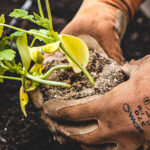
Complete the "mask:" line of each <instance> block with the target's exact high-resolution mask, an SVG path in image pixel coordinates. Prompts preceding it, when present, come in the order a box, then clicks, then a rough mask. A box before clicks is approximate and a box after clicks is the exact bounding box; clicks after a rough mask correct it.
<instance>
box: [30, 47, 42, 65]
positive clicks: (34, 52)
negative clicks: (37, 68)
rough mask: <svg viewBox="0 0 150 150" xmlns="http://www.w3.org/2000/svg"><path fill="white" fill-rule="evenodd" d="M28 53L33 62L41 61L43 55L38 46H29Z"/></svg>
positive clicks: (40, 62)
mask: <svg viewBox="0 0 150 150" xmlns="http://www.w3.org/2000/svg"><path fill="white" fill-rule="evenodd" d="M30 55H31V59H32V60H33V61H34V62H36V63H39V64H42V63H43V60H44V57H43V55H42V52H41V48H40V47H33V48H30Z"/></svg>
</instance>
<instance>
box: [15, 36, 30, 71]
mask: <svg viewBox="0 0 150 150" xmlns="http://www.w3.org/2000/svg"><path fill="white" fill-rule="evenodd" d="M16 45H17V48H18V51H19V54H20V57H21V60H22V63H23V66H24V67H25V71H27V70H28V69H29V67H30V63H31V56H30V52H29V48H28V40H27V35H26V34H24V35H23V36H18V37H17V41H16Z"/></svg>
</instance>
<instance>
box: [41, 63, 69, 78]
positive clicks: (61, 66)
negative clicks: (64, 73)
mask: <svg viewBox="0 0 150 150" xmlns="http://www.w3.org/2000/svg"><path fill="white" fill-rule="evenodd" d="M69 68H71V66H69V65H58V66H54V67H52V68H50V69H49V70H48V71H47V72H46V73H45V74H44V75H43V76H42V77H41V79H46V78H48V77H49V76H50V75H51V74H52V73H53V72H54V71H55V70H58V69H69Z"/></svg>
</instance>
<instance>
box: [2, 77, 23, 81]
mask: <svg viewBox="0 0 150 150" xmlns="http://www.w3.org/2000/svg"><path fill="white" fill-rule="evenodd" d="M0 78H3V79H9V80H17V81H22V78H17V77H9V76H0Z"/></svg>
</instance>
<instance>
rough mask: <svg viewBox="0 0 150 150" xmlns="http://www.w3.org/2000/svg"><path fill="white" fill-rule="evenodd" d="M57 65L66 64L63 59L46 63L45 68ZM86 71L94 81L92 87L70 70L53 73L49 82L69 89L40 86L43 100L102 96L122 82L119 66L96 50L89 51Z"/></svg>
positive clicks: (79, 75) (83, 76)
mask: <svg viewBox="0 0 150 150" xmlns="http://www.w3.org/2000/svg"><path fill="white" fill-rule="evenodd" d="M58 64H68V63H67V61H66V59H65V57H63V56H62V58H61V59H59V60H52V61H51V62H50V61H48V62H47V63H46V64H45V65H46V66H47V67H46V68H48V69H49V68H51V67H53V66H56V65H58ZM87 71H88V72H89V73H90V74H91V76H92V77H93V79H94V81H95V85H94V86H92V85H91V83H90V82H89V80H88V79H87V77H86V76H85V75H84V74H83V73H78V74H75V73H74V72H73V70H72V69H61V70H57V71H54V72H53V74H52V75H51V76H50V77H49V78H48V80H51V81H60V82H64V83H67V84H70V85H71V87H70V88H62V87H54V86H49V85H41V91H42V93H43V96H44V100H47V99H56V100H58V99H61V100H62V99H63V100H71V99H79V98H84V97H87V96H92V95H99V94H101V95H102V94H104V93H105V92H108V91H110V90H111V89H112V88H113V87H115V86H117V85H118V84H120V83H121V82H123V81H124V75H123V73H122V70H121V68H120V66H119V65H118V64H117V63H116V62H115V61H113V60H112V59H110V58H108V57H105V56H103V55H101V54H100V52H98V51H96V50H90V59H89V63H88V66H87Z"/></svg>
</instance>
